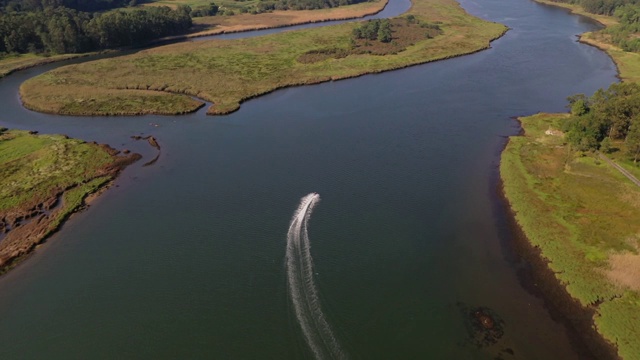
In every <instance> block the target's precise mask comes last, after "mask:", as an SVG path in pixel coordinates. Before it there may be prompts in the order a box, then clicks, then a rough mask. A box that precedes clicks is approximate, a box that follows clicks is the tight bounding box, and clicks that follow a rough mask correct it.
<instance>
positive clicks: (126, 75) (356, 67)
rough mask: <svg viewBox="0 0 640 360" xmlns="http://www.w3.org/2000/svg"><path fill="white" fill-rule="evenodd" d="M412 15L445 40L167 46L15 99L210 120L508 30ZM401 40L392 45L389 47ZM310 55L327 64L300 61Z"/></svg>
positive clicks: (304, 36)
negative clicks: (376, 48) (276, 94)
mask: <svg viewBox="0 0 640 360" xmlns="http://www.w3.org/2000/svg"><path fill="white" fill-rule="evenodd" d="M408 15H412V16H413V17H414V18H416V19H418V20H419V22H420V23H421V24H425V26H437V27H439V28H440V29H442V31H443V34H442V35H438V36H436V37H434V38H429V37H427V36H425V37H424V38H423V39H421V40H419V41H416V42H415V43H413V44H412V45H409V46H406V47H401V46H400V47H397V49H395V50H394V51H391V52H389V53H388V54H386V55H375V54H371V53H368V52H367V51H362V50H363V48H362V47H360V46H359V45H358V44H355V45H354V42H353V39H352V33H353V30H354V28H355V27H357V26H359V25H358V24H357V23H347V24H342V25H336V26H328V27H323V28H316V29H305V30H300V31H291V32H285V33H280V34H273V35H268V36H262V37H257V38H250V39H241V40H233V41H223V40H211V41H206V42H196V43H180V44H173V45H167V46H162V47H158V48H154V49H149V50H145V51H141V52H139V53H136V54H133V55H129V56H124V57H118V58H113V59H105V60H99V61H94V62H88V63H83V64H79V65H72V66H67V67H63V68H60V69H56V70H54V71H51V72H48V73H46V74H43V75H41V76H38V77H35V78H33V79H30V80H28V81H26V82H25V83H24V84H23V85H22V86H21V88H20V95H21V97H22V101H23V103H24V105H25V106H26V107H27V108H29V109H32V110H35V111H40V112H45V113H54V114H65V115H116V114H117V115H138V114H182V113H187V112H192V111H195V110H196V109H197V108H198V107H199V106H202V103H201V102H197V101H195V100H193V99H192V98H191V97H196V98H200V99H203V100H206V101H209V102H212V103H213V106H211V107H210V108H209V109H208V114H211V115H219V114H228V113H231V112H233V111H236V110H237V109H239V107H240V104H241V103H242V102H243V101H246V100H248V99H251V98H254V97H257V96H260V95H264V94H267V93H269V92H272V91H274V90H277V89H281V88H286V87H290V86H299V85H309V84H317V83H321V82H326V81H332V80H339V79H346V78H352V77H357V76H362V75H366V74H374V73H379V72H383V71H389V70H395V69H400V68H404V67H408V66H412V65H417V64H423V63H427V62H431V61H437V60H443V59H448V58H452V57H455V56H460V55H465V54H470V53H474V52H477V51H481V50H483V49H487V48H489V46H490V42H491V41H492V40H495V39H497V38H499V37H500V36H502V35H503V34H504V33H505V32H506V31H507V28H506V27H505V26H503V25H501V24H497V23H492V22H488V21H484V20H481V19H478V18H475V17H473V16H471V15H469V14H467V13H466V12H465V11H464V10H463V9H462V8H461V7H460V5H459V4H458V3H457V2H455V1H454V0H418V1H415V2H414V4H413V7H412V8H411V10H410V11H409V13H408ZM401 19H402V18H401ZM403 21H406V20H403ZM407 23H408V22H407ZM417 31H420V32H422V33H424V31H425V30H424V29H422V30H421V29H418V30H417ZM401 42H402V39H398V38H395V39H394V38H392V41H391V42H390V43H389V44H390V45H392V46H396V44H398V43H401ZM364 50H366V48H364ZM308 54H325V55H326V56H324V57H323V58H322V59H320V60H319V61H314V62H308V61H300V59H301V58H305V56H306V55H308ZM220 84H225V86H220Z"/></svg>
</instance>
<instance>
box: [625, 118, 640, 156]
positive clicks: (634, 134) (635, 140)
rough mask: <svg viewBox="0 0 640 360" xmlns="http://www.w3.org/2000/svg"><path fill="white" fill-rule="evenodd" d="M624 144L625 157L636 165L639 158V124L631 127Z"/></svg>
mask: <svg viewBox="0 0 640 360" xmlns="http://www.w3.org/2000/svg"><path fill="white" fill-rule="evenodd" d="M625 144H626V145H627V155H628V156H629V157H630V158H632V159H633V162H634V163H637V162H638V158H639V157H640V124H638V123H636V124H634V125H633V126H631V129H630V130H629V133H628V134H627V138H626V140H625Z"/></svg>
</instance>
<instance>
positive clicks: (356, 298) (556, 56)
mask: <svg viewBox="0 0 640 360" xmlns="http://www.w3.org/2000/svg"><path fill="white" fill-rule="evenodd" d="M391 2H392V3H394V0H391ZM461 3H462V5H463V6H464V8H465V9H467V10H468V11H469V12H470V13H472V14H474V15H477V16H480V17H482V18H485V19H489V20H492V21H497V22H501V23H503V24H506V25H507V26H509V27H510V28H511V29H512V30H510V31H509V32H508V33H507V34H506V35H505V36H504V37H503V38H501V39H499V40H497V41H495V42H494V43H493V46H492V49H490V50H487V51H484V52H481V53H477V54H474V55H470V56H465V57H460V58H455V59H451V60H447V61H442V62H437V63H431V64H426V65H421V66H416V67H412V68H408V69H404V70H400V71H393V72H387V73H383V74H377V75H370V76H363V77H360V78H356V79H350V80H345V81H338V82H330V83H325V84H320V85H315V86H308V87H299V88H290V89H286V90H281V91H277V92H274V93H272V94H270V95H267V96H264V97H260V98H257V99H254V100H251V101H249V102H247V103H244V104H243V105H242V108H241V109H240V111H238V112H236V113H233V114H231V115H228V116H223V117H208V116H206V115H205V114H204V110H203V111H199V112H198V113H195V114H191V115H186V116H175V117H174V116H144V117H96V118H90V117H62V116H51V115H44V114H39V113H34V112H30V111H27V110H24V109H23V108H22V107H21V106H20V103H19V99H18V96H17V88H18V86H19V84H20V83H21V82H22V81H24V80H25V79H28V78H29V77H31V76H34V75H35V74H38V73H40V72H42V71H43V70H45V69H50V68H53V67H55V66H59V65H48V66H46V67H42V68H37V69H30V70H26V71H23V72H18V73H16V74H13V75H11V76H9V77H7V78H5V79H1V80H0V108H2V112H1V113H0V126H4V127H8V128H22V129H33V130H38V131H40V132H42V133H65V134H68V135H70V136H73V137H79V138H82V139H86V140H96V141H98V142H105V143H109V144H111V145H112V146H114V147H117V148H129V149H131V150H134V151H139V152H141V153H142V154H143V155H144V156H145V160H150V159H151V158H153V157H154V156H155V155H156V151H155V149H151V148H150V147H148V145H147V144H145V143H144V142H135V141H133V140H131V139H130V136H131V135H138V134H147V135H153V136H154V137H156V138H157V139H158V140H159V142H160V144H161V146H162V153H161V156H160V158H159V159H158V161H157V162H156V163H155V164H154V165H153V166H148V167H143V166H142V163H143V162H144V161H141V162H140V163H139V164H135V165H133V166H132V167H130V168H128V169H127V170H126V171H125V172H124V173H123V175H122V176H121V177H120V178H119V179H118V181H117V183H116V184H117V187H113V188H112V189H110V190H109V191H108V193H107V194H106V195H104V196H102V197H101V198H100V199H98V201H97V202H95V203H94V204H93V205H92V206H91V208H90V210H89V211H86V212H83V213H80V214H78V215H76V216H74V217H73V219H72V220H71V221H70V222H68V223H67V224H66V225H65V226H64V228H63V229H62V231H60V232H59V233H58V234H56V235H55V236H53V237H52V238H51V239H50V241H49V242H48V243H47V244H46V245H44V246H43V247H42V248H40V249H39V250H38V251H37V252H36V253H35V255H34V256H32V257H31V258H30V259H29V260H28V261H27V262H25V263H24V264H22V265H21V266H19V267H18V268H16V269H14V270H12V271H11V272H10V273H8V274H7V275H4V276H2V277H0V359H3V360H5V359H42V358H46V359H113V358H126V359H136V358H152V359H178V358H186V359H200V358H202V359H211V358H215V359H313V358H314V353H317V352H314V351H312V349H311V348H310V346H308V345H307V344H308V341H307V340H306V339H307V338H306V337H305V336H306V335H305V333H304V331H303V330H304V329H303V327H301V325H300V318H299V317H298V316H297V314H296V311H298V310H297V308H296V306H294V304H292V301H291V300H290V291H292V285H291V284H294V286H293V287H295V286H298V285H296V284H299V287H300V288H303V287H304V286H305V285H304V284H305V283H306V281H307V280H308V278H309V275H308V274H309V273H308V272H306V273H304V274H302V275H299V276H298V277H296V278H294V280H293V281H292V280H289V281H288V280H287V279H288V268H287V260H286V252H287V242H288V234H289V237H290V236H291V234H292V233H291V232H290V226H291V228H293V222H292V216H293V215H294V213H296V209H298V206H299V205H300V204H301V198H303V197H304V196H305V195H307V194H309V193H312V192H313V193H317V194H319V197H320V198H321V200H320V201H319V202H318V203H317V204H316V205H315V207H314V210H313V214H312V215H308V219H307V220H308V223H305V225H304V234H302V233H301V234H302V235H300V236H303V240H304V236H308V239H307V240H308V241H309V245H310V248H309V250H310V257H306V255H305V258H304V259H303V258H300V259H299V260H295V258H294V260H295V261H298V262H299V263H300V264H302V265H301V266H302V267H303V268H306V267H307V266H309V265H305V264H312V266H313V284H312V285H313V287H314V289H315V290H310V291H311V293H310V294H311V295H308V294H309V293H306V295H304V296H305V297H306V298H308V299H311V300H308V304H311V305H309V306H307V308H308V309H315V305H316V301H317V303H318V304H319V305H320V306H318V308H321V309H322V313H321V315H322V317H323V319H324V321H326V323H327V324H328V326H329V327H330V329H331V332H330V335H331V337H333V338H335V342H336V344H339V346H340V349H339V350H340V353H341V354H342V355H344V356H345V357H348V358H354V359H495V358H497V357H500V358H502V359H580V358H583V357H581V355H579V354H578V353H577V352H576V349H575V344H572V343H571V342H570V340H569V337H568V335H567V331H566V329H565V328H564V326H563V325H562V324H561V323H558V322H556V321H554V320H553V319H552V318H551V316H550V315H549V313H548V311H547V310H546V309H545V306H544V303H543V301H542V300H541V299H538V298H536V297H534V296H532V295H530V294H529V293H528V292H527V291H525V290H524V289H523V288H522V287H521V285H520V283H519V282H518V279H517V277H516V275H515V271H514V269H513V267H512V265H511V264H510V263H509V262H508V261H507V260H505V254H504V250H503V248H502V246H501V239H503V236H504V229H503V228H502V227H501V224H503V223H504V221H503V220H504V216H505V214H503V213H501V212H496V211H495V210H496V208H495V198H494V196H495V191H494V190H495V189H494V188H493V186H494V185H495V184H494V182H493V180H494V179H495V175H496V172H497V164H498V161H499V151H500V149H501V147H502V146H503V144H504V142H505V136H507V135H511V134H514V133H515V132H516V131H517V129H518V128H517V125H516V124H515V122H514V121H513V120H511V117H512V116H514V115H524V114H531V113H535V112H538V111H564V110H565V109H564V105H565V100H564V99H565V98H566V97H567V96H568V95H571V94H575V93H587V94H591V93H592V92H594V91H595V90H596V89H597V88H599V87H604V86H608V85H609V84H610V83H612V82H614V81H616V78H615V75H616V72H615V67H614V64H613V63H612V62H611V60H610V59H609V58H608V57H607V56H606V55H605V54H604V53H602V52H600V51H599V50H597V49H595V48H592V47H589V46H585V45H582V44H579V43H577V42H576V38H575V35H576V34H579V33H581V32H584V31H589V30H593V29H595V28H596V25H595V24H594V23H592V22H590V21H588V20H586V19H584V18H581V17H578V16H573V15H569V14H567V13H566V12H565V11H563V10H560V9H556V8H550V7H545V6H540V5H538V4H536V3H534V2H531V1H529V0H511V1H505V0H478V1H471V0H463V1H462V2H461ZM77 61H82V60H77ZM492 179H493V180H492ZM314 201H315V200H314ZM301 206H302V205H301ZM301 209H302V208H301ZM298 210H300V209H298ZM300 224H302V222H300ZM301 226H302V225H301ZM300 229H302V227H300ZM300 231H302V230H300ZM307 232H308V234H307ZM507 236H508V234H507ZM507 240H508V239H507ZM305 241H306V240H305ZM305 251H306V250H305ZM290 279H291V278H290ZM303 290H304V289H303ZM313 291H315V292H313ZM316 298H317V300H316ZM476 307H485V308H488V309H490V311H491V313H492V314H494V315H495V316H496V319H500V320H501V322H500V324H501V332H500V334H498V332H496V333H492V334H489V335H490V336H489V339H490V340H495V341H482V339H484V335H487V334H485V333H478V332H474V331H473V330H472V329H469V323H470V316H469V310H470V309H473V308H476ZM302 311H307V313H303V315H305V316H307V318H309V319H312V320H313V317H314V316H315V315H314V314H316V313H314V312H313V311H312V310H304V309H303V310H302ZM312 330H313V329H312ZM316 332H317V333H318V334H320V335H318V336H320V337H322V336H324V335H322V330H317V331H316ZM312 335H313V333H312ZM497 335H501V336H497ZM325 337H326V336H325ZM318 344H319V345H318V346H320V347H321V346H328V345H326V343H325V345H322V343H318ZM323 352H326V353H329V350H327V349H321V351H320V353H323Z"/></svg>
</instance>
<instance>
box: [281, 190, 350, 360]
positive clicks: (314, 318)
mask: <svg viewBox="0 0 640 360" xmlns="http://www.w3.org/2000/svg"><path fill="white" fill-rule="evenodd" d="M318 201H320V195H318V194H316V193H311V194H309V195H307V196H305V197H303V198H302V199H301V200H300V206H298V210H296V212H295V213H294V214H293V218H292V219H291V224H290V225H289V232H288V233H287V253H286V263H287V282H288V285H289V295H290V297H291V302H292V303H293V308H294V310H295V312H296V318H297V319H298V323H299V324H300V327H301V328H302V333H303V334H304V338H305V341H306V342H307V345H309V347H310V348H311V351H312V352H313V354H314V355H315V357H316V359H346V358H347V356H346V355H345V353H344V351H342V348H341V347H340V344H339V343H338V340H337V339H336V337H335V336H334V335H333V331H331V327H330V326H329V323H328V322H327V320H326V318H325V316H324V313H323V312H322V308H321V306H320V298H319V297H318V290H317V288H316V285H315V283H314V281H313V260H312V258H311V243H310V241H309V234H308V232H307V223H308V222H309V218H310V217H311V212H312V211H313V207H314V206H315V205H316V203H317V202H318Z"/></svg>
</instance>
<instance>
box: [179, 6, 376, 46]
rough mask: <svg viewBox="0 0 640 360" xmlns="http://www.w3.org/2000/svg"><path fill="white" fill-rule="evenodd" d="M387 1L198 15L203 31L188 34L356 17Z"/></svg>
mask: <svg viewBox="0 0 640 360" xmlns="http://www.w3.org/2000/svg"><path fill="white" fill-rule="evenodd" d="M387 3H388V0H379V1H376V2H364V3H360V4H355V5H348V6H340V7H337V8H332V9H321V10H299V11H273V12H270V13H262V14H256V15H251V14H242V15H234V16H207V17H201V18H195V19H194V25H195V27H196V28H200V29H201V30H200V31H198V32H195V33H192V34H189V35H188V37H199V36H208V35H215V34H224V33H233V32H241V31H249V30H260V29H271V28H278V27H284V26H291V25H299V24H309V23H315V22H323V21H332V20H346V19H356V18H360V17H364V16H367V15H373V14H377V13H379V12H380V11H382V10H383V9H384V7H385V6H386V5H387Z"/></svg>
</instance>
